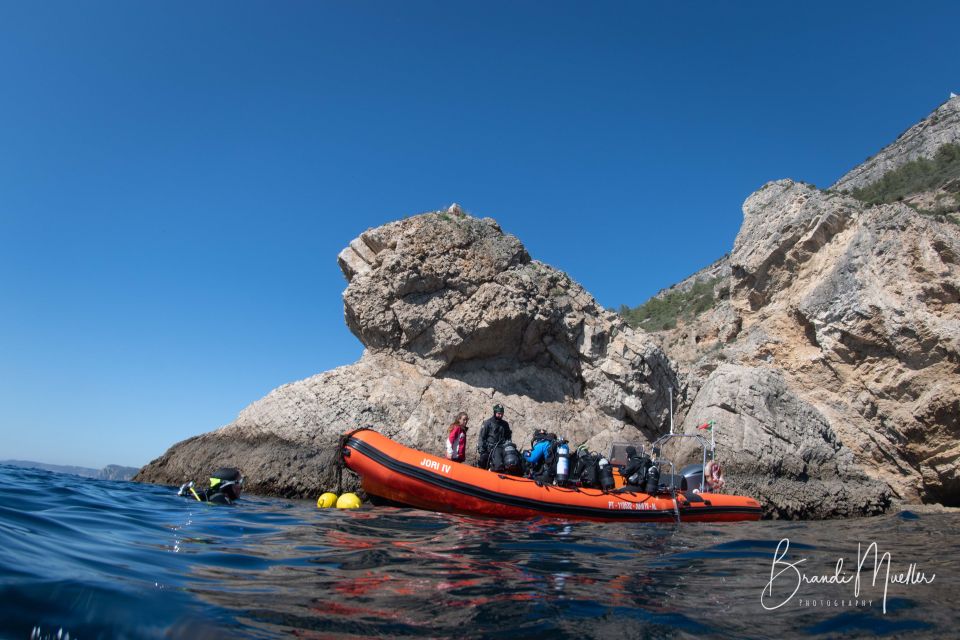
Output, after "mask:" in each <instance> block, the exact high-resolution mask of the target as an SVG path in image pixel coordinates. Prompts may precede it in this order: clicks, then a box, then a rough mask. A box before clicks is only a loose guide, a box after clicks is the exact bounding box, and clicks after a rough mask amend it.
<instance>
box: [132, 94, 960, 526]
mask: <svg viewBox="0 0 960 640" xmlns="http://www.w3.org/2000/svg"><path fill="white" fill-rule="evenodd" d="M958 111H960V99H952V100H951V101H950V102H948V103H946V104H945V105H943V106H942V107H941V108H940V109H938V110H937V112H935V113H934V114H933V115H932V116H931V118H928V119H927V120H926V121H924V122H922V123H920V124H919V125H917V126H916V127H913V128H911V129H910V130H909V131H908V132H907V133H905V134H904V135H903V136H901V138H899V139H898V141H897V142H896V143H895V144H894V145H891V147H888V148H887V149H885V150H884V151H882V152H881V153H880V154H878V155H877V156H876V157H875V158H874V159H872V160H871V161H870V162H869V163H867V165H865V166H863V167H858V168H857V169H855V170H854V171H852V172H851V173H850V174H848V175H847V176H845V177H844V178H842V179H841V181H840V182H838V184H837V185H836V188H835V189H831V190H828V191H820V190H818V189H816V188H814V187H812V186H810V185H806V184H803V183H797V182H793V181H790V180H781V181H777V182H772V183H770V184H768V185H766V186H764V187H763V188H762V189H760V190H759V191H757V192H756V193H755V194H753V195H751V196H750V197H749V198H748V199H747V201H746V202H745V204H744V223H743V226H742V228H741V230H740V233H739V235H738V236H737V239H736V242H735V245H734V248H733V251H732V252H731V254H730V255H729V256H728V257H726V258H723V259H721V260H720V261H718V262H717V263H715V264H714V265H711V267H710V268H709V269H710V271H709V273H706V272H703V273H700V274H695V276H693V277H691V278H690V279H688V281H687V282H688V283H689V285H690V286H691V287H692V286H693V283H694V282H701V281H711V282H712V281H714V280H719V281H720V284H718V285H717V286H716V287H715V288H714V292H715V294H716V296H717V298H718V299H719V301H718V303H717V304H716V305H715V307H714V308H713V309H711V310H710V311H708V312H706V313H704V314H702V315H701V316H699V317H698V318H696V319H695V320H694V321H692V322H689V323H685V324H682V325H681V326H679V327H678V328H677V329H675V330H672V331H667V332H663V333H661V334H658V335H656V336H651V335H649V334H645V333H643V332H640V331H633V330H631V329H629V328H628V327H627V326H626V325H625V324H624V323H623V322H622V321H621V320H620V319H619V317H618V316H616V315H615V314H611V313H608V312H606V311H604V310H603V309H602V308H601V307H600V306H599V305H598V304H597V303H596V302H595V301H594V300H593V298H592V297H591V296H590V295H589V294H588V293H587V292H585V291H584V290H583V289H582V288H581V287H580V286H579V285H577V284H576V283H575V282H573V281H571V280H570V278H569V277H568V276H566V275H565V274H563V273H561V272H559V271H556V270H555V269H552V268H551V267H549V266H547V265H544V264H542V263H539V262H537V261H535V260H532V259H531V258H530V256H529V255H528V254H527V252H526V250H525V249H524V248H523V245H522V244H521V243H520V241H519V240H517V239H516V238H514V237H512V236H510V235H508V234H504V233H503V232H502V231H501V229H500V228H499V227H498V226H497V224H496V223H495V222H494V221H493V220H490V219H483V220H479V219H476V218H473V217H470V216H467V215H464V214H463V213H462V211H460V210H459V208H457V207H452V208H451V209H450V210H449V211H446V212H435V213H429V214H423V215H419V216H414V217H412V218H408V219H405V220H400V221H397V222H393V223H390V224H387V225H384V226H382V227H378V228H376V229H371V230H368V231H367V232H365V233H363V234H361V236H360V237H358V238H357V239H355V240H354V241H352V242H351V243H350V245H349V247H347V248H346V249H344V250H343V251H342V252H341V254H340V256H339V263H340V266H341V269H342V270H343V272H344V274H345V275H346V277H347V279H348V281H349V285H348V286H347V289H346V291H345V292H344V295H343V300H344V315H345V319H346V322H347V325H348V326H349V327H350V329H351V331H353V333H354V334H355V335H356V336H357V337H358V338H359V339H360V340H361V341H362V342H363V344H364V345H365V346H366V347H367V350H366V351H365V352H364V355H363V357H362V358H361V359H360V361H359V362H357V363H355V364H353V365H350V366H346V367H341V368H339V369H335V370H333V371H328V372H326V373H323V374H320V375H317V376H314V377H312V378H308V379H306V380H302V381H299V382H294V383H291V384H288V385H285V386H282V387H280V388H278V389H276V390H274V391H272V392H271V393H270V394H269V395H267V396H266V397H265V398H263V399H261V400H259V401H257V402H255V403H253V404H252V405H250V406H249V407H247V408H246V409H245V410H244V411H243V412H242V413H241V414H240V415H239V416H238V418H237V420H236V421H235V422H234V423H233V424H231V425H228V426H226V427H224V428H222V429H220V430H218V431H215V432H211V433H208V434H205V435H202V436H199V437H197V438H192V439H190V440H186V441H184V442H181V443H178V444H177V445H174V446H173V447H172V448H171V449H170V450H169V451H168V452H167V453H166V454H164V455H163V456H162V457H161V458H158V459H157V460H155V461H154V462H152V463H151V464H150V465H147V467H145V468H144V469H143V470H141V472H140V474H139V475H138V477H137V479H139V480H144V481H152V482H166V483H171V484H173V483H178V482H180V481H182V480H183V479H185V478H190V477H192V478H198V477H203V474H204V473H205V472H206V471H207V470H209V469H210V468H212V467H214V466H220V465H226V464H234V465H237V466H240V467H242V468H243V469H244V471H245V472H246V474H247V476H248V478H249V479H250V485H251V488H252V489H253V490H255V491H260V492H266V493H272V494H279V495H285V496H313V495H315V494H316V493H317V492H318V491H320V490H325V489H328V488H330V487H331V486H332V483H333V476H332V468H333V465H332V461H333V459H334V456H335V454H336V446H335V445H336V438H337V437H338V436H339V435H340V434H341V433H343V432H344V431H346V430H347V429H349V428H351V427H353V426H356V425H360V424H373V425H376V426H377V427H378V428H380V429H381V430H382V431H383V432H384V433H386V434H387V435H389V436H390V437H393V438H396V439H398V440H400V441H402V442H404V443H406V444H409V445H411V446H414V447H417V448H421V449H424V450H432V451H434V452H438V453H439V452H440V451H442V440H443V437H444V436H445V433H446V425H447V424H449V422H450V420H451V419H452V417H453V415H454V413H455V412H457V411H459V410H461V409H463V410H466V411H468V412H469V413H470V415H471V417H472V419H473V420H472V427H473V429H472V431H471V436H470V437H471V444H473V443H475V441H476V432H477V430H478V427H479V423H480V421H481V420H482V419H483V418H485V417H486V416H487V415H488V414H489V409H490V406H491V405H492V404H493V403H494V402H501V403H503V404H504V405H506V407H507V418H508V419H510V420H511V421H512V422H513V425H514V433H515V440H517V441H519V442H521V443H522V442H524V441H526V440H527V439H528V437H529V435H530V433H531V432H532V430H533V429H534V428H537V427H547V428H548V429H551V430H555V431H558V432H561V433H563V434H565V435H566V436H568V437H569V438H570V439H571V440H572V441H574V442H580V441H584V440H585V441H587V442H588V444H589V445H590V446H591V447H592V448H594V449H599V450H605V449H606V448H607V446H608V445H609V444H610V443H611V442H613V441H618V440H637V439H639V440H642V441H645V442H649V441H650V440H652V439H653V438H654V437H656V436H657V435H658V434H659V433H661V432H662V430H663V425H664V422H665V421H666V418H667V411H666V407H667V397H668V396H667V388H668V387H669V386H674V385H675V386H677V387H678V388H679V398H680V401H681V406H680V412H679V414H678V416H677V421H678V424H679V429H680V430H682V431H683V432H686V433H692V432H693V431H694V430H695V427H696V425H697V424H698V423H701V422H704V421H707V420H716V422H717V425H718V426H717V430H718V435H719V437H718V454H719V458H720V459H721V460H722V461H723V462H724V464H725V466H726V470H727V474H728V481H729V488H730V490H732V491H734V492H743V493H746V494H750V495H755V496H756V497H758V498H760V499H761V501H762V502H763V503H764V504H765V505H766V507H767V512H768V514H769V515H773V516H777V517H790V518H792V517H831V516H846V515H868V514H873V513H878V512H882V511H883V510H885V509H887V508H889V506H890V505H891V504H893V503H894V502H895V501H902V502H906V503H918V502H941V503H943V504H947V505H957V504H960V439H958V436H960V423H958V416H960V267H958V256H960V227H958V226H957V225H955V224H952V223H949V222H944V221H943V220H941V219H937V218H935V217H929V216H921V215H919V214H918V213H917V212H916V211H914V210H913V209H911V208H910V207H908V206H907V205H905V204H901V203H894V204H887V205H878V206H867V205H865V204H864V203H862V202H860V201H858V200H856V199H855V198H853V197H851V196H849V195H846V194H844V193H841V190H849V189H857V188H860V187H862V186H863V185H867V184H869V183H870V182H871V181H873V180H876V179H879V177H881V176H882V175H883V173H884V172H885V171H888V170H889V169H891V168H895V167H897V166H901V165H902V164H903V163H905V162H907V161H909V160H911V159H914V158H915V157H929V156H932V155H933V154H934V153H936V150H937V149H938V148H939V145H941V144H943V143H945V142H956V141H957V140H958V139H960V135H958V131H960V124H958V119H957V113H958ZM683 286H686V285H683ZM681 289H682V286H681V287H679V288H678V289H677V290H681ZM658 344H659V345H663V349H665V350H666V352H667V353H669V354H670V357H671V358H672V360H673V362H674V363H676V366H677V368H678V370H679V373H675V370H674V365H673V364H671V362H670V361H668V360H667V358H666V356H665V355H664V350H663V349H661V348H660V347H659V346H658ZM472 454H473V451H470V457H469V458H468V461H470V460H472ZM685 455H690V451H689V450H688V449H685V448H681V450H680V451H679V452H677V454H676V457H677V458H678V461H681V460H682V459H683V458H684V456H685ZM347 486H351V485H350V484H349V483H348V485H347ZM353 486H355V485H353Z"/></svg>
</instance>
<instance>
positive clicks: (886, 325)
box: [660, 99, 960, 517]
mask: <svg viewBox="0 0 960 640" xmlns="http://www.w3.org/2000/svg"><path fill="white" fill-rule="evenodd" d="M951 103H952V104H951ZM951 103H948V105H945V107H949V109H952V110H953V111H950V113H956V109H957V105H958V104H960V100H957V99H954V100H952V101H951ZM944 110H945V109H944V107H941V109H939V110H938V111H937V112H936V113H935V114H934V116H932V117H938V118H943V114H942V112H943V111H944ZM940 121H941V122H942V121H943V120H940ZM957 127H960V123H957V122H956V121H954V128H955V129H956V128H957ZM910 131H911V132H915V131H919V132H921V133H922V132H924V131H934V132H935V133H936V134H937V136H936V140H941V139H948V138H950V135H947V134H945V133H944V132H943V131H941V130H940V129H937V128H935V127H934V126H933V125H932V124H930V123H927V122H926V121H925V123H921V124H920V125H917V126H916V127H914V128H912V129H911V130H910ZM955 132H956V131H954V133H955ZM905 137H909V142H910V144H909V145H908V146H907V147H906V148H908V149H911V150H915V149H919V148H922V149H925V150H926V152H927V153H931V154H932V153H935V152H936V146H935V145H934V144H928V142H927V141H925V140H921V139H920V138H919V137H917V136H915V135H913V134H911V135H910V136H906V135H905ZM950 139H954V138H950ZM881 155H882V156H883V157H884V158H886V160H885V161H886V162H888V163H894V164H895V163H896V162H899V159H898V158H897V157H896V156H895V155H894V154H892V153H886V152H884V153H883V154H881ZM878 157H879V156H878ZM854 174H856V175H866V174H865V172H863V171H860V172H857V171H855V172H852V173H851V175H854ZM842 182H843V181H841V183H842ZM838 184H840V183H838ZM958 256H960V228H958V226H957V225H955V224H953V223H951V222H944V221H938V220H936V219H933V218H930V217H927V216H922V215H919V214H917V213H916V212H915V211H914V210H912V209H911V208H909V207H908V206H906V205H904V204H900V203H895V204H888V205H879V206H873V207H868V206H866V205H864V204H863V203H861V202H859V201H857V200H855V199H854V198H852V197H849V196H845V195H842V194H840V193H838V192H836V191H833V190H830V191H820V190H817V189H815V188H813V187H811V186H809V185H805V184H800V183H795V182H792V181H789V180H784V181H778V182H773V183H770V184H768V185H766V186H764V187H763V188H762V189H760V190H759V191H758V192H757V193H755V194H753V195H751V196H750V197H749V198H748V199H747V201H746V202H745V204H744V223H743V227H742V228H741V230H740V233H739V235H738V236H737V239H736V242H735V245H734V250H733V252H732V254H731V255H730V257H729V264H730V270H731V272H730V277H729V279H728V281H727V282H726V284H725V285H724V291H725V295H726V296H727V297H725V298H723V299H721V300H719V302H718V304H717V305H716V306H715V307H714V308H713V309H712V310H711V311H710V312H708V313H705V314H703V315H702V316H700V317H699V318H697V320H696V321H695V322H692V323H689V324H687V325H684V326H681V327H678V328H677V329H676V330H674V331H670V332H665V333H664V334H662V335H661V336H660V337H661V338H662V340H663V344H664V346H665V349H666V350H667V352H668V353H669V354H670V355H671V357H672V358H674V360H675V361H676V362H677V363H678V366H679V369H680V371H681V377H682V378H683V380H684V381H685V384H686V387H685V395H686V398H687V404H686V405H685V406H684V408H683V411H684V412H685V413H686V419H685V422H684V424H685V427H686V428H687V429H691V428H692V426H693V424H694V423H696V422H699V421H702V420H708V419H716V420H717V421H718V423H719V424H720V425H722V429H724V431H725V432H726V433H727V434H731V435H733V436H734V437H735V438H736V437H746V435H745V434H747V433H748V432H751V431H753V432H754V434H755V436H756V437H752V438H747V440H746V441H745V442H749V443H750V446H743V447H733V448H731V449H727V450H726V451H724V453H723V455H724V456H725V457H726V459H728V460H730V461H731V463H732V464H731V467H732V468H734V469H736V470H737V474H736V475H737V477H739V478H741V479H742V482H743V484H738V486H739V487H740V488H742V489H743V490H745V491H752V492H754V493H756V494H757V495H759V496H761V497H767V496H768V494H775V495H770V496H769V497H767V500H768V501H770V502H773V503H775V504H776V505H777V506H776V512H777V513H778V514H779V515H782V516H786V517H792V516H797V515H800V516H804V515H833V514H847V513H851V514H852V513H871V512H875V511H877V510H879V509H881V508H883V506H884V505H885V504H888V503H889V502H890V501H891V500H900V501H904V502H907V503H916V502H921V501H923V502H941V503H943V504H947V505H957V504H960V473H958V472H960V439H958V437H960V422H958V416H960V267H958ZM764 416H766V417H764ZM798 426H800V427H802V428H801V430H800V431H797V427H798ZM763 431H766V433H763ZM811 438H812V439H811ZM721 442H722V443H723V442H725V440H723V439H722V440H721ZM830 450H833V451H834V453H833V454H832V455H828V456H826V457H824V456H823V452H824V451H830ZM827 460H829V463H827V462H826V461H827ZM858 475H859V476H860V479H859V480H856V479H855V478H856V477H857V476H858ZM771 478H772V479H773V480H770V479H771ZM790 478H792V479H794V480H795V481H796V482H798V483H802V484H803V486H804V491H803V492H801V493H797V492H795V491H793V488H795V487H796V485H791V487H792V488H787V487H784V486H781V485H782V484H783V483H784V480H785V479H790ZM824 478H839V479H842V480H843V482H842V483H833V484H830V485H829V486H823V487H822V491H821V493H822V500H821V502H820V503H819V504H817V502H816V500H814V499H813V498H814V496H816V494H817V492H818V487H817V485H818V484H819V483H820V481H821V480H823V479H824ZM788 484H789V483H788ZM765 486H766V487H767V489H764V487H765ZM775 496H776V497H775ZM787 496H790V498H789V499H787Z"/></svg>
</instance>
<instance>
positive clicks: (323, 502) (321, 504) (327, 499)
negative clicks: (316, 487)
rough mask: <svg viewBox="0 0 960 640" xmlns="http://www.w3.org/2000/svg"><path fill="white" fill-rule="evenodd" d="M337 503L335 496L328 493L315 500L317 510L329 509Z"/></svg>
mask: <svg viewBox="0 0 960 640" xmlns="http://www.w3.org/2000/svg"><path fill="white" fill-rule="evenodd" d="M336 503H337V494H335V493H330V492H329V491H328V492H327V493H325V494H323V495H322V496H320V497H319V498H317V508H318V509H329V508H330V507H332V506H333V505H335V504H336Z"/></svg>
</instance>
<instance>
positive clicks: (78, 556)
mask: <svg viewBox="0 0 960 640" xmlns="http://www.w3.org/2000/svg"><path fill="white" fill-rule="evenodd" d="M958 525H960V516H958V515H957V514H929V515H927V514H924V515H917V514H913V513H898V514H893V515H888V516H883V517H878V518H869V519H859V520H845V521H829V522H755V523H740V524H684V525H681V526H679V527H677V526H674V525H664V524H642V523H621V524H616V523H610V524H604V523H591V522H567V521H558V520H547V519H544V520H537V521H532V522H508V521H496V520H481V519H476V518H468V517H461V516H452V515H445V514H436V513H430V512H424V511H417V510H413V509H393V508H386V507H379V508H374V507H364V508H362V509H360V510H356V511H337V510H318V509H317V508H316V507H315V506H314V505H313V504H312V503H309V502H298V501H286V500H275V499H267V498H259V497H255V496H245V498H244V500H243V501H242V502H241V504H240V505H238V506H236V507H223V506H210V505H206V504H200V503H197V502H194V501H189V500H186V499H184V498H179V497H177V496H176V495H175V491H174V490H173V489H171V488H169V487H157V486H151V485H139V484H134V483H129V482H109V481H101V480H91V479H85V478H80V477H77V476H69V475H62V474H55V473H50V472H47V471H41V470H33V469H19V468H12V467H6V466H0V542H2V544H0V637H4V638H7V637H9V638H30V637H31V636H32V637H35V638H46V637H51V638H53V637H57V634H58V633H59V634H60V635H61V637H66V636H67V634H69V637H70V638H84V639H86V638H226V637H229V638H277V637H289V636H291V635H292V636H294V637H304V638H367V637H377V636H380V637H399V638H402V637H434V638H446V637H458V638H511V639H512V638H547V637H549V638H551V639H555V638H568V637H569V638H694V637H698V638H703V637H708V638H771V637H780V638H792V637H799V638H812V637H825V638H848V637H849V638H856V637H863V636H867V635H869V636H878V637H891V638H892V637H914V638H915V637H947V636H952V635H954V634H955V621H956V619H957V614H956V611H955V609H954V605H953V601H952V597H951V596H952V594H953V593H956V589H957V587H958V586H960V584H958V580H957V576H958V575H960V573H958V569H960V561H958V552H960V537H958V535H957V533H956V530H957V527H958ZM784 539H786V540H789V549H788V550H787V552H786V555H785V556H784V558H783V560H782V561H781V563H779V564H777V565H775V564H774V554H775V551H776V550H777V548H778V545H782V544H783V543H782V542H781V541H782V540H784ZM872 542H876V543H877V545H878V549H879V552H880V555H879V556H878V557H879V558H880V560H881V567H882V568H885V567H886V565H885V564H882V559H883V556H882V554H883V553H885V552H889V554H890V560H891V562H890V565H891V573H893V574H899V573H904V572H907V571H908V569H909V567H910V565H911V564H914V565H915V567H916V570H915V572H914V573H912V574H911V576H912V578H913V581H914V582H917V578H918V576H919V574H920V572H923V575H924V577H925V578H926V581H919V582H918V583H917V584H890V585H889V586H888V592H887V596H886V599H884V597H883V584H884V580H885V576H886V572H885V570H881V572H880V574H879V577H878V579H877V585H876V586H874V585H873V584H872V579H873V568H874V563H873V560H872V556H870V560H869V561H868V562H867V563H866V564H865V565H864V568H863V570H861V572H860V579H861V584H860V595H859V597H856V596H854V588H855V583H854V581H853V580H854V578H855V576H856V574H857V570H856V565H857V557H858V544H859V545H860V546H861V549H863V550H866V548H867V547H868V545H870V544H871V543H872ZM781 550H783V547H782V546H781ZM840 559H842V560H843V566H842V567H841V568H838V567H837V563H838V560H840ZM801 560H802V562H801ZM772 571H773V572H774V575H775V576H776V577H775V578H774V580H773V584H772V587H773V588H772V590H771V591H769V592H768V593H767V594H766V595H765V596H764V598H763V600H761V595H762V594H763V593H764V590H765V587H767V585H768V583H770V582H771V572H772ZM777 572H779V573H777ZM934 574H935V576H936V577H935V578H933V581H932V582H929V580H930V578H931V576H933V575H934ZM801 575H803V576H805V577H806V578H811V577H815V576H821V577H829V576H834V580H833V583H832V584H829V583H828V584H816V583H809V582H803V581H800V582H798V579H800V578H799V576H801ZM846 579H849V580H850V581H849V582H847V583H846V584H842V583H841V584H838V583H837V582H839V581H840V580H846ZM801 580H802V579H801ZM794 590H796V593H795V594H794V595H793V596H792V597H791V595H790V594H791V592H793V591H794ZM778 604H780V605H781V606H779V607H776V605H778ZM764 605H766V607H765V606H764ZM884 605H885V607H886V612H884V610H883V609H884ZM775 607H776V608H775Z"/></svg>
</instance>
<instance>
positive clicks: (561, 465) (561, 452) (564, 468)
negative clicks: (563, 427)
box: [557, 440, 570, 485]
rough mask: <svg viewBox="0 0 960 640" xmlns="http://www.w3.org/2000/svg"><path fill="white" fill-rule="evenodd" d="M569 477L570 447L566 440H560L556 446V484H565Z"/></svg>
mask: <svg viewBox="0 0 960 640" xmlns="http://www.w3.org/2000/svg"><path fill="white" fill-rule="evenodd" d="M569 477H570V447H568V446H567V441H566V440H561V441H560V444H558V445H557V484H558V485H565V484H567V479H568V478H569Z"/></svg>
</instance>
